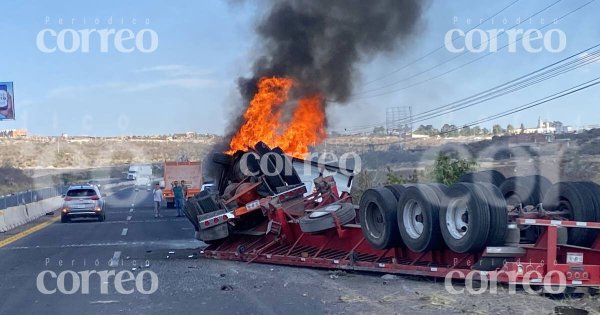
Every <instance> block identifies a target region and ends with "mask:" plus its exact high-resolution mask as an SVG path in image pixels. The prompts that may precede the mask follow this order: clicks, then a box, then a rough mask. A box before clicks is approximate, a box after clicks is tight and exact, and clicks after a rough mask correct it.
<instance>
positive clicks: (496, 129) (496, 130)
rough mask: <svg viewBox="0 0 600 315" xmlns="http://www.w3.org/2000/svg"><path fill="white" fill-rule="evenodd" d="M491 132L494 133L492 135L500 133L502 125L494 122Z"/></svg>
mask: <svg viewBox="0 0 600 315" xmlns="http://www.w3.org/2000/svg"><path fill="white" fill-rule="evenodd" d="M492 133H493V134H494V136H498V135H500V134H502V127H501V126H500V125H498V124H495V125H494V126H493V127H492Z"/></svg>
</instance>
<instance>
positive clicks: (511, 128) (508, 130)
mask: <svg viewBox="0 0 600 315" xmlns="http://www.w3.org/2000/svg"><path fill="white" fill-rule="evenodd" d="M506 133H508V134H511V135H512V134H513V133H515V127H514V126H513V125H512V124H508V126H506Z"/></svg>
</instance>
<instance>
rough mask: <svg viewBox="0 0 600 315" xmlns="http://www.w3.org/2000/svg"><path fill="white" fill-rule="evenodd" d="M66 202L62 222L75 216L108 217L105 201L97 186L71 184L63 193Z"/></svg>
mask: <svg viewBox="0 0 600 315" xmlns="http://www.w3.org/2000/svg"><path fill="white" fill-rule="evenodd" d="M63 198H64V203H63V206H62V208H61V210H60V218H61V222H63V223H65V222H69V221H70V220H71V218H74V217H95V218H98V221H104V220H105V219H106V213H105V211H104V208H105V201H104V198H103V197H102V195H101V194H100V190H99V189H98V187H97V186H93V185H78V186H70V187H69V189H68V190H67V193H66V194H65V195H63Z"/></svg>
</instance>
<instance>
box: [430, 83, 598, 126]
mask: <svg viewBox="0 0 600 315" xmlns="http://www.w3.org/2000/svg"><path fill="white" fill-rule="evenodd" d="M598 84H600V77H596V78H594V79H592V80H589V81H586V82H584V83H581V84H579V85H576V86H573V87H571V88H568V89H566V90H562V91H560V92H557V93H554V94H552V95H550V96H547V97H545V98H541V99H538V100H536V101H533V102H530V103H527V104H524V105H521V106H517V107H514V108H512V109H509V110H507V111H504V112H500V113H497V114H494V115H492V116H488V117H485V118H482V119H479V120H476V121H473V122H470V123H468V124H465V125H463V126H462V127H460V128H456V129H454V130H451V131H450V132H454V131H457V130H460V129H462V128H465V127H472V126H476V125H479V124H481V123H484V122H488V121H492V120H494V119H498V118H502V117H505V116H508V115H512V114H515V113H518V112H521V111H524V110H527V109H530V108H533V107H537V106H540V105H542V104H545V103H548V102H550V101H553V100H556V99H559V98H562V97H565V96H568V95H571V94H573V93H577V92H579V91H582V90H585V89H588V88H590V87H593V86H595V85H598ZM446 133H447V132H446ZM440 135H441V134H440Z"/></svg>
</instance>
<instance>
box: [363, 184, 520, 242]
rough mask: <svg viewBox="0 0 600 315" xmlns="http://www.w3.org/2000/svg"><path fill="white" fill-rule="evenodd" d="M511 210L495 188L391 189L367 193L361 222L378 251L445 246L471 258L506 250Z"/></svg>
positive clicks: (419, 186) (436, 186) (420, 186)
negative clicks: (491, 249)
mask: <svg viewBox="0 0 600 315" xmlns="http://www.w3.org/2000/svg"><path fill="white" fill-rule="evenodd" d="M396 198H397V199H396ZM394 206H395V210H394ZM506 209H507V207H506V202H505V200H504V198H503V196H502V192H501V191H500V189H499V188H498V187H497V186H495V185H492V184H490V183H484V182H474V183H457V184H455V185H453V186H451V187H447V186H445V185H443V184H414V185H391V186H386V187H383V188H374V189H369V190H367V192H365V193H364V194H363V197H362V198H361V202H360V222H361V227H362V230H363V235H364V236H365V238H366V239H367V241H369V243H370V244H371V245H372V246H373V247H375V248H379V249H383V248H391V247H395V246H398V245H400V244H404V245H405V246H406V247H407V248H408V249H409V250H411V251H413V252H426V251H429V250H432V249H436V248H439V247H440V246H443V244H444V243H445V244H446V246H448V247H449V248H450V249H451V250H453V251H455V252H458V253H466V252H475V251H480V250H482V249H483V248H484V247H486V246H502V245H504V241H505V238H506V234H507V231H508V213H507V211H506ZM394 214H395V223H396V224H395V226H394V224H392V223H391V220H392V219H391V217H392V216H393V215H394ZM395 233H398V234H395ZM398 236H399V237H398Z"/></svg>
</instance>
